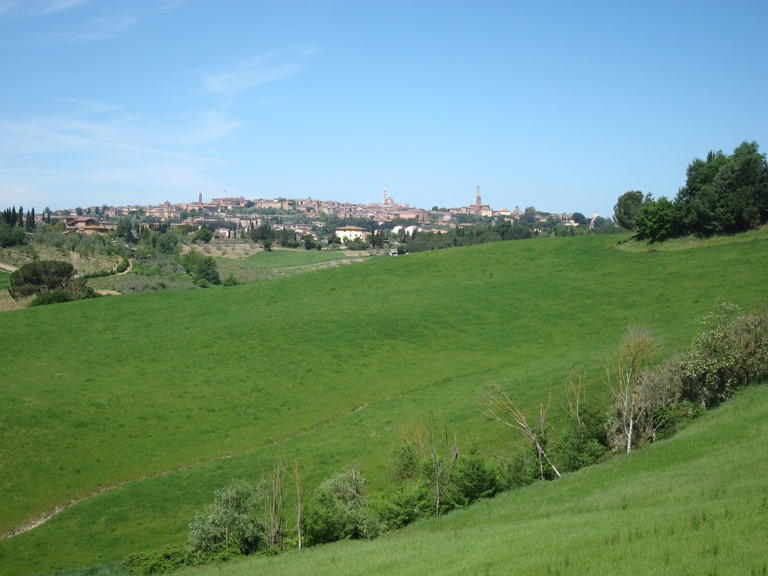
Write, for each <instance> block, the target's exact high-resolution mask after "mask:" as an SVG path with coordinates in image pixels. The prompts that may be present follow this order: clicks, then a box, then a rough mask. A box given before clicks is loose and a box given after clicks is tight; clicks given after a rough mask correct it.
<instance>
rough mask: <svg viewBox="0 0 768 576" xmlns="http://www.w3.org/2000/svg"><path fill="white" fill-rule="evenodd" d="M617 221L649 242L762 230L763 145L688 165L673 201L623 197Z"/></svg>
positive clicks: (767, 216)
mask: <svg viewBox="0 0 768 576" xmlns="http://www.w3.org/2000/svg"><path fill="white" fill-rule="evenodd" d="M614 217H615V220H616V222H617V223H618V224H619V225H620V226H622V227H624V228H626V229H627V230H632V231H635V233H636V237H637V238H638V239H639V240H647V241H649V242H662V241H664V240H667V239H670V238H677V237H681V236H688V235H695V236H699V237H708V236H713V235H715V234H734V233H737V232H744V231H747V230H750V229H753V228H757V227H758V226H761V225H763V224H765V223H766V222H768V163H766V157H765V154H761V153H760V152H759V147H758V144H757V142H742V143H741V144H740V145H739V146H738V147H737V148H736V149H735V150H734V151H733V154H731V155H726V154H723V152H722V151H718V152H714V151H710V152H709V153H708V154H707V156H706V159H704V160H702V159H699V158H696V159H694V160H693V162H691V163H690V164H689V165H688V170H687V173H686V181H685V186H683V187H682V188H680V190H679V191H678V193H677V196H676V197H675V198H674V199H673V200H670V199H669V198H667V197H666V196H662V197H660V198H658V199H654V198H653V197H652V195H651V194H650V193H649V194H645V195H643V193H642V192H640V191H637V190H632V191H629V192H626V193H624V194H622V195H621V196H620V197H619V199H618V201H617V203H616V205H615V206H614Z"/></svg>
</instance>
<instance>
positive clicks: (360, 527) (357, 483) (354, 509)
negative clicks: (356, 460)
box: [304, 466, 379, 545]
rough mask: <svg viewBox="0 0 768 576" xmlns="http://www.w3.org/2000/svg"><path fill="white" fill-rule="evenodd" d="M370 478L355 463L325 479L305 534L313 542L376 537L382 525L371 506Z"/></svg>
mask: <svg viewBox="0 0 768 576" xmlns="http://www.w3.org/2000/svg"><path fill="white" fill-rule="evenodd" d="M365 484H366V480H365V478H363V475H362V474H361V473H360V468H358V467H357V466H353V467H352V468H349V469H348V470H345V471H344V472H339V473H338V474H336V475H334V476H333V477H331V478H329V479H328V480H326V481H325V482H323V483H322V484H321V485H320V486H319V487H318V488H317V490H316V491H315V494H314V497H313V499H312V500H311V501H310V502H309V504H308V505H307V508H306V511H305V513H304V534H305V536H306V538H307V541H308V543H309V544H310V545H314V544H324V543H327V542H335V541H336V540H344V539H346V538H352V539H359V538H373V537H375V536H376V535H377V533H378V531H379V530H378V525H377V522H376V521H375V519H374V517H373V515H372V514H370V513H369V509H368V498H367V496H366V494H365Z"/></svg>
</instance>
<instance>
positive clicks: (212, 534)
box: [189, 480, 261, 555]
mask: <svg viewBox="0 0 768 576" xmlns="http://www.w3.org/2000/svg"><path fill="white" fill-rule="evenodd" d="M260 518H261V503H260V502H259V499H258V497H257V491H256V488H255V487H254V486H253V485H251V484H250V483H248V482H246V481H244V480H238V481H235V482H233V483H232V484H230V485H229V486H227V487H226V488H223V489H221V490H217V491H216V492H215V493H214V499H213V503H212V504H209V505H208V506H207V507H206V508H205V510H204V511H203V512H198V513H197V514H196V515H195V519H194V520H193V521H192V522H191V523H190V525H189V550H190V551H191V552H193V553H198V554H201V555H210V554H213V553H216V552H220V551H222V550H227V549H231V550H236V551H237V552H239V553H240V554H250V553H252V552H255V551H256V550H257V549H258V546H259V542H260V534H261V526H260V525H259V519H260Z"/></svg>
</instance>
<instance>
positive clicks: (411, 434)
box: [400, 416, 459, 514]
mask: <svg viewBox="0 0 768 576" xmlns="http://www.w3.org/2000/svg"><path fill="white" fill-rule="evenodd" d="M400 435H401V437H402V439H403V441H404V442H405V445H406V447H407V448H408V449H409V450H411V451H412V453H413V454H414V456H415V458H416V461H417V462H420V463H421V462H424V463H426V462H428V463H429V468H428V470H429V472H428V474H427V477H426V479H427V481H428V482H429V484H430V487H431V489H432V491H433V494H434V503H435V514H440V510H441V507H442V506H443V505H444V503H445V499H444V497H445V495H446V493H447V492H448V489H449V488H450V480H451V476H452V474H453V468H454V466H455V464H456V460H458V458H459V446H458V440H457V437H456V432H453V434H450V433H449V432H448V428H447V427H446V426H445V425H443V426H442V427H441V426H438V425H437V424H436V423H435V420H434V417H433V416H430V417H429V423H428V424H427V425H426V426H425V425H422V424H414V423H411V424H408V425H406V426H404V427H403V429H402V430H401V432H400ZM451 436H453V442H451Z"/></svg>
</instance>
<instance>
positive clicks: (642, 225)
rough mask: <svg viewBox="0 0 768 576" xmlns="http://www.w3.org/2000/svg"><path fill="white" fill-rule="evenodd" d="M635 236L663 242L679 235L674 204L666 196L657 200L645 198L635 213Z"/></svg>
mask: <svg viewBox="0 0 768 576" xmlns="http://www.w3.org/2000/svg"><path fill="white" fill-rule="evenodd" d="M636 228H637V238H639V239H640V240H648V241H649V242H663V241H664V240H667V239H669V238H673V237H675V236H678V235H679V218H678V212H677V210H676V209H675V205H674V204H673V203H672V202H671V201H670V200H669V199H668V198H667V197H666V196H662V197H661V198H659V199H658V200H653V199H652V198H650V196H649V197H648V198H646V200H645V202H643V207H642V208H641V210H640V213H639V214H638V215H637V221H636Z"/></svg>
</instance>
